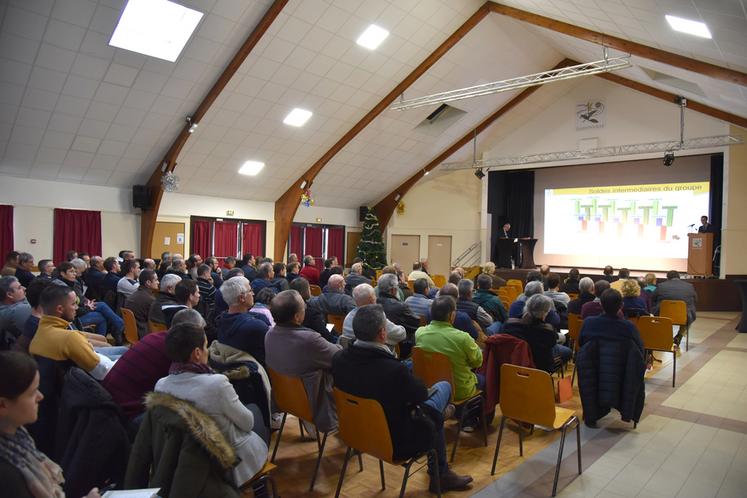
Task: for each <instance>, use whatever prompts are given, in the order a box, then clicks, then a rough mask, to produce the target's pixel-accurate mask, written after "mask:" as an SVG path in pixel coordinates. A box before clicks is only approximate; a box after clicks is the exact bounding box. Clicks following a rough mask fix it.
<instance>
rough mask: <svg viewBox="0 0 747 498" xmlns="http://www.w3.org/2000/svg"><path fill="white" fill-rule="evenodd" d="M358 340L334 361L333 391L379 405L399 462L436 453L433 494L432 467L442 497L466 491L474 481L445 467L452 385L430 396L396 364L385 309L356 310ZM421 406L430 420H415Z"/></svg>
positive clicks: (373, 306) (436, 389)
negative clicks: (445, 427)
mask: <svg viewBox="0 0 747 498" xmlns="http://www.w3.org/2000/svg"><path fill="white" fill-rule="evenodd" d="M353 331H354V333H355V337H356V341H355V342H354V343H353V344H351V345H350V346H349V347H348V348H347V349H345V350H343V351H341V352H339V353H337V354H336V355H335V356H334V358H333V359H332V375H333V376H334V381H335V387H337V388H338V389H340V390H342V391H344V392H346V393H348V394H352V395H354V396H360V397H363V398H369V399H374V400H376V401H378V402H379V403H380V404H381V407H382V408H383V409H384V414H385V416H386V420H387V425H388V426H389V432H390V434H391V436H392V446H393V448H394V458H395V460H404V459H407V458H410V457H412V456H414V455H416V454H417V453H420V452H423V451H427V450H429V449H431V448H432V449H435V450H436V453H437V455H438V458H437V460H438V462H434V461H433V459H429V461H428V467H429V469H428V473H429V474H430V475H431V483H430V490H431V491H435V490H436V481H435V479H433V474H434V473H435V472H434V471H435V469H434V468H433V465H434V464H436V463H437V464H438V469H439V475H440V480H439V481H440V482H439V483H438V484H440V487H441V492H446V491H449V490H464V489H467V486H468V485H469V483H470V482H471V481H472V478H471V477H470V476H460V475H457V474H456V473H455V472H454V471H453V470H451V469H449V465H448V463H447V462H446V443H445V441H444V430H443V420H444V417H443V412H444V410H445V409H446V407H447V404H448V401H449V398H450V396H451V386H450V385H449V383H448V382H437V383H436V384H434V386H433V388H432V390H433V393H432V394H431V395H430V396H429V393H428V389H426V386H425V385H424V384H423V383H422V382H421V381H420V380H419V379H417V378H415V376H413V375H412V373H411V372H410V371H409V370H408V368H407V366H406V365H405V364H404V363H402V362H400V361H399V360H397V358H395V357H394V355H392V353H391V351H389V348H387V346H386V340H387V333H386V317H385V315H384V310H383V308H382V307H381V305H378V304H370V305H366V306H361V307H360V308H358V310H357V312H356V315H355V318H354V319H353ZM414 406H420V408H421V409H422V411H423V413H424V415H425V416H426V417H427V418H428V419H430V420H424V419H422V418H417V417H413V407H414Z"/></svg>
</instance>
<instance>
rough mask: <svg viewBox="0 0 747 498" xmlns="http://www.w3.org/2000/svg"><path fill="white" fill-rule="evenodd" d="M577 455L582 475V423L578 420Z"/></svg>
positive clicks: (579, 471) (579, 470) (579, 472)
mask: <svg viewBox="0 0 747 498" xmlns="http://www.w3.org/2000/svg"><path fill="white" fill-rule="evenodd" d="M576 453H578V474H579V475H581V469H582V465H581V421H580V420H579V419H578V418H577V419H576Z"/></svg>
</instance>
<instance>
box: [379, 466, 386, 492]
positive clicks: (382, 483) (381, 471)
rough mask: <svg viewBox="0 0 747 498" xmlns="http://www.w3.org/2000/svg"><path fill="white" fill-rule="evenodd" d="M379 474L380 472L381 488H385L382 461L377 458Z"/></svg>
mask: <svg viewBox="0 0 747 498" xmlns="http://www.w3.org/2000/svg"><path fill="white" fill-rule="evenodd" d="M379 474H381V490H382V491H384V490H385V489H386V481H385V480H384V462H383V461H382V460H379Z"/></svg>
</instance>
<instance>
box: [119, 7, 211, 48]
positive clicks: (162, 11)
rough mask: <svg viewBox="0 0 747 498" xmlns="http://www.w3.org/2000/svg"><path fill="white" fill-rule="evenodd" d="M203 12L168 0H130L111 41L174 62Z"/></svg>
mask: <svg viewBox="0 0 747 498" xmlns="http://www.w3.org/2000/svg"><path fill="white" fill-rule="evenodd" d="M202 16H203V14H202V12H198V11H196V10H193V9H189V8H187V7H184V6H182V5H179V4H177V3H174V2H169V1H168V0H129V1H128V2H127V6H126V7H125V9H124V12H122V17H120V18H119V23H117V27H116V28H115V29H114V34H112V38H111V40H110V41H109V45H111V46H113V47H118V48H123V49H125V50H131V51H133V52H138V53H141V54H144V55H148V56H151V57H156V58H158V59H164V60H167V61H170V62H174V61H176V59H177V58H178V57H179V54H180V53H181V52H182V49H184V46H185V45H186V44H187V42H188V41H189V38H190V37H191V36H192V33H193V32H194V30H195V28H196V27H197V24H198V23H199V22H200V19H202Z"/></svg>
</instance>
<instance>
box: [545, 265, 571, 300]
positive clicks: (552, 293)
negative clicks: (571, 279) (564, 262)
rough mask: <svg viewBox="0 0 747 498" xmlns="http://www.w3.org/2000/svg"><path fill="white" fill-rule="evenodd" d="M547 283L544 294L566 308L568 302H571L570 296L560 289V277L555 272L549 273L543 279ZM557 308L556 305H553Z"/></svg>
mask: <svg viewBox="0 0 747 498" xmlns="http://www.w3.org/2000/svg"><path fill="white" fill-rule="evenodd" d="M545 282H546V283H547V290H546V291H545V295H546V296H547V297H549V298H550V299H552V300H553V302H555V303H560V304H561V305H562V307H563V308H565V309H568V303H569V302H571V298H570V297H569V296H568V294H566V293H565V292H561V291H560V277H559V276H558V274H557V273H550V274H549V275H548V276H547V279H545ZM555 307H556V308H558V305H557V304H556V305H555Z"/></svg>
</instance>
